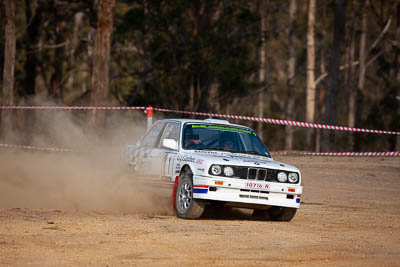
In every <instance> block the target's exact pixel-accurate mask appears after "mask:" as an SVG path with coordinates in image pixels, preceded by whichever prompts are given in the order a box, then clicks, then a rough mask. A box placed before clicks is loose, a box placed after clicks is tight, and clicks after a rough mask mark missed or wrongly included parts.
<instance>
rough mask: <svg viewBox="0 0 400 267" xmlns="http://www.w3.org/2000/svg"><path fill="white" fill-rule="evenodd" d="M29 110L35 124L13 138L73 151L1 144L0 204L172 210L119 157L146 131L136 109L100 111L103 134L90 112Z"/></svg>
mask: <svg viewBox="0 0 400 267" xmlns="http://www.w3.org/2000/svg"><path fill="white" fill-rule="evenodd" d="M25 112H26V111H25ZM31 112H33V113H34V114H35V115H34V119H33V121H34V127H32V128H30V129H23V128H20V129H19V130H18V131H16V132H15V133H14V134H13V136H14V138H13V139H14V140H19V142H23V141H22V140H26V139H28V140H29V141H28V142H27V141H25V144H29V145H33V146H46V147H59V148H71V149H73V152H44V151H23V150H18V149H10V148H0V208H50V209H73V210H96V211H124V212H140V213H151V214H154V213H157V214H160V213H161V214H166V213H170V212H171V211H170V210H169V209H168V204H167V203H168V201H169V199H168V197H169V196H168V195H167V194H165V193H162V192H158V190H157V189H156V188H150V187H148V186H147V187H145V186H143V184H142V183H140V182H139V181H138V180H139V179H137V178H138V177H136V176H135V174H133V171H132V169H131V168H130V166H128V165H127V164H126V163H125V162H124V161H123V148H124V146H125V145H126V144H135V143H136V142H137V140H138V139H139V137H140V136H141V135H142V134H143V133H144V132H145V129H146V121H145V120H144V116H143V114H140V112H139V111H99V112H106V115H107V121H106V127H105V129H104V130H102V131H101V132H95V131H94V130H93V129H90V127H89V126H88V118H89V115H90V112H91V111H54V110H43V111H31ZM25 118H26V117H25ZM27 133H29V134H28V135H27ZM24 138H25V139H24ZM17 144H18V143H17ZM19 144H21V143H19Z"/></svg>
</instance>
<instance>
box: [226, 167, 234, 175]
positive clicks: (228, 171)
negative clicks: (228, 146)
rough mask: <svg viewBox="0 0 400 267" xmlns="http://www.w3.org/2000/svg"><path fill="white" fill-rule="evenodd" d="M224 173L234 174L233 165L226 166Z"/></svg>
mask: <svg viewBox="0 0 400 267" xmlns="http://www.w3.org/2000/svg"><path fill="white" fill-rule="evenodd" d="M224 174H225V176H232V175H233V169H232V167H225V168H224Z"/></svg>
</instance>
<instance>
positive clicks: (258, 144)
mask: <svg viewBox="0 0 400 267" xmlns="http://www.w3.org/2000/svg"><path fill="white" fill-rule="evenodd" d="M182 147H183V148H184V149H193V150H222V151H229V152H232V153H247V154H254V155H260V156H265V157H269V158H270V157H271V155H270V153H269V152H268V149H267V148H266V147H265V145H264V143H263V142H262V141H261V140H260V138H258V136H257V134H256V133H255V132H254V131H253V130H250V129H245V128H239V127H232V126H230V125H210V124H187V125H186V126H185V129H184V132H183V139H182Z"/></svg>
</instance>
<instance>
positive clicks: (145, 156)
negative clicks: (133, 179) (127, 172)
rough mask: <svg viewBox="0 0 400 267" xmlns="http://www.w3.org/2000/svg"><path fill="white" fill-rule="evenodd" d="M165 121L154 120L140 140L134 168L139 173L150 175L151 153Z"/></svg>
mask: <svg viewBox="0 0 400 267" xmlns="http://www.w3.org/2000/svg"><path fill="white" fill-rule="evenodd" d="M165 124H166V122H163V121H159V122H156V123H155V124H154V125H153V126H152V127H151V129H150V130H149V132H148V133H147V134H146V135H145V136H144V137H143V138H142V140H141V141H140V148H139V152H138V155H137V163H136V167H135V170H136V171H137V172H138V173H139V174H143V175H151V174H152V168H153V166H154V164H153V155H155V154H157V153H154V150H155V149H158V145H159V142H160V137H161V134H162V132H163V130H164V127H165Z"/></svg>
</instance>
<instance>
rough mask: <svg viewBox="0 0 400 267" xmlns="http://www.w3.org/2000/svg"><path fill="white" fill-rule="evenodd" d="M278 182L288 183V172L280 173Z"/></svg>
mask: <svg viewBox="0 0 400 267" xmlns="http://www.w3.org/2000/svg"><path fill="white" fill-rule="evenodd" d="M278 181H279V182H281V183H284V182H286V181H287V174H286V172H278Z"/></svg>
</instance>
